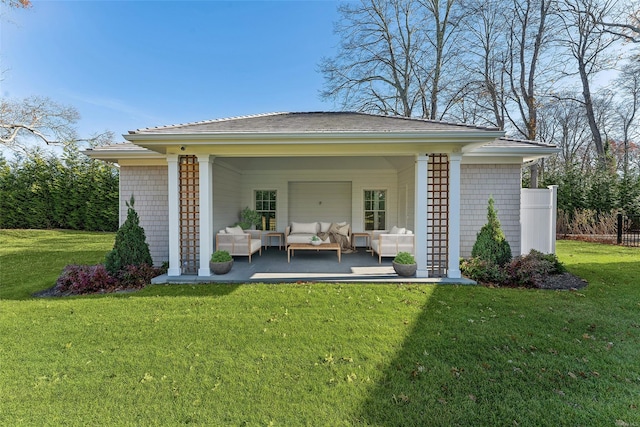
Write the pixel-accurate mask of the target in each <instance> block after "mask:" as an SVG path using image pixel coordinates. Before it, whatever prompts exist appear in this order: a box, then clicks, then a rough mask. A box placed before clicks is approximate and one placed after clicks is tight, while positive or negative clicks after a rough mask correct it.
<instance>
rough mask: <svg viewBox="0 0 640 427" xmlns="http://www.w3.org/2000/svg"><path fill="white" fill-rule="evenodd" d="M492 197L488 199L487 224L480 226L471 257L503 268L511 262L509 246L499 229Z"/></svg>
mask: <svg viewBox="0 0 640 427" xmlns="http://www.w3.org/2000/svg"><path fill="white" fill-rule="evenodd" d="M493 203H494V202H493V197H489V207H488V208H487V223H486V224H485V225H484V226H482V228H481V229H480V232H479V233H478V234H477V236H476V242H475V243H474V244H473V249H472V250H471V256H472V257H474V258H475V257H477V258H480V259H483V260H485V261H491V262H492V263H494V264H497V265H499V266H501V267H502V266H503V265H505V264H507V263H508V262H509V261H511V246H510V245H509V242H508V241H507V239H506V238H505V236H504V233H503V232H502V228H500V221H499V220H498V211H497V210H496V209H495V207H494V206H493Z"/></svg>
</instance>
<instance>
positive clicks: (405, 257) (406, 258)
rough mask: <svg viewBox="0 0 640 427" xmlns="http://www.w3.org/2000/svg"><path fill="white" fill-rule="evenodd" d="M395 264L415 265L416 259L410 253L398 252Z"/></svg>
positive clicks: (394, 260)
mask: <svg viewBox="0 0 640 427" xmlns="http://www.w3.org/2000/svg"><path fill="white" fill-rule="evenodd" d="M393 262H395V263H396V264H409V265H410V264H415V263H416V259H415V258H414V257H413V255H411V254H410V253H409V252H398V254H397V255H396V257H395V258H394V259H393Z"/></svg>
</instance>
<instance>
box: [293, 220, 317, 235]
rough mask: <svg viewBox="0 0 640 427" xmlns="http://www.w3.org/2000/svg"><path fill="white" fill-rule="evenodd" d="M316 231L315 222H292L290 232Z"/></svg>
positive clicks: (307, 232)
mask: <svg viewBox="0 0 640 427" xmlns="http://www.w3.org/2000/svg"><path fill="white" fill-rule="evenodd" d="M317 232H318V223H317V222H292V223H291V234H316V233H317Z"/></svg>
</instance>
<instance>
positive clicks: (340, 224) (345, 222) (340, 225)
mask: <svg viewBox="0 0 640 427" xmlns="http://www.w3.org/2000/svg"><path fill="white" fill-rule="evenodd" d="M345 225H347V221H343V222H339V223H338V226H339V227H342V226H345Z"/></svg>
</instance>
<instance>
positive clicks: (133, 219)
mask: <svg viewBox="0 0 640 427" xmlns="http://www.w3.org/2000/svg"><path fill="white" fill-rule="evenodd" d="M133 204H134V198H133V196H131V200H130V202H128V203H127V208H128V209H127V219H126V220H125V222H124V223H123V224H122V226H120V228H119V229H118V232H117V233H116V241H115V243H114V245H113V250H112V251H111V252H109V253H108V254H107V257H106V262H105V266H106V268H107V271H108V272H109V273H111V275H113V276H116V275H117V274H118V272H119V271H121V270H123V269H124V268H125V267H126V266H128V265H141V264H147V265H152V264H153V261H152V260H151V253H150V252H149V245H148V244H147V241H146V236H145V234H144V229H143V228H142V227H140V218H139V217H138V213H137V212H136V211H135V209H134V208H133Z"/></svg>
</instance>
